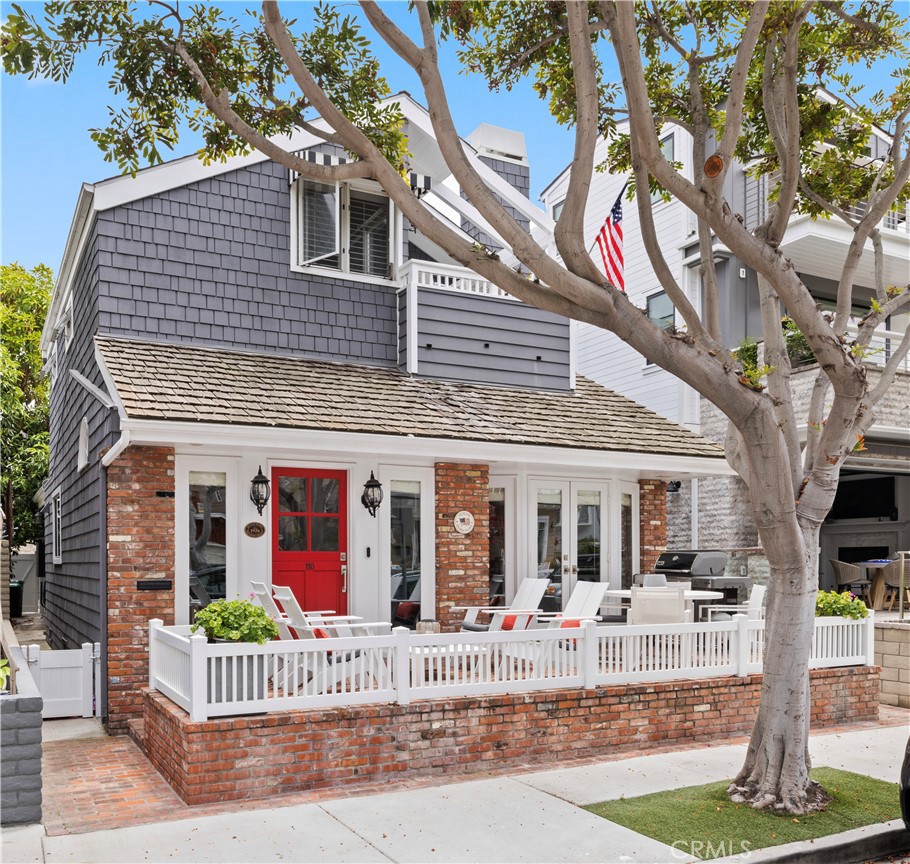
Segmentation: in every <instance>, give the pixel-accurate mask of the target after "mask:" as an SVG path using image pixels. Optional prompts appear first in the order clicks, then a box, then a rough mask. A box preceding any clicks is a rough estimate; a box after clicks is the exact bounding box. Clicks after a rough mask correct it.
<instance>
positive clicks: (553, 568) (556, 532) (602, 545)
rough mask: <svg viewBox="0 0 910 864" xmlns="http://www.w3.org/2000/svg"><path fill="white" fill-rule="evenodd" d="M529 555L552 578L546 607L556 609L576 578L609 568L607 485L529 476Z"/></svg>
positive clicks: (601, 576)
mask: <svg viewBox="0 0 910 864" xmlns="http://www.w3.org/2000/svg"><path fill="white" fill-rule="evenodd" d="M529 491H530V498H531V502H532V506H531V508H530V511H531V525H530V531H529V534H528V536H529V539H530V544H531V549H530V559H531V560H532V561H533V562H536V565H537V576H538V577H540V578H544V577H545V578H547V579H549V580H550V585H549V587H548V588H547V595H546V597H545V598H544V604H543V607H542V608H543V609H544V610H545V611H554V612H555V611H560V610H562V609H563V608H564V607H565V603H566V600H567V599H568V598H569V597H570V596H571V594H572V591H573V589H574V588H575V584H576V583H577V582H578V581H585V582H603V581H607V579H608V574H609V524H610V522H609V514H608V502H609V486H608V484H607V483H598V482H596V481H588V480H545V479H532V480H531V481H530V488H529Z"/></svg>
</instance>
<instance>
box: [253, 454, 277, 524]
mask: <svg viewBox="0 0 910 864" xmlns="http://www.w3.org/2000/svg"><path fill="white" fill-rule="evenodd" d="M271 496H272V490H271V488H270V487H269V478H268V477H266V476H265V474H263V473H262V466H261V465H260V466H259V473H258V474H257V475H256V476H255V477H254V478H253V479H252V480H250V501H252V502H253V503H254V504H255V505H256V510H258V511H259V515H260V516H261V515H262V511H263V510H264V509H265V505H266V504H268V503H269V498H270V497H271Z"/></svg>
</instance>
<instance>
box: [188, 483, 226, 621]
mask: <svg viewBox="0 0 910 864" xmlns="http://www.w3.org/2000/svg"><path fill="white" fill-rule="evenodd" d="M189 514H190V525H189V538H190V547H189V550H188V551H189V578H190V581H189V587H190V620H191V621H192V620H193V618H194V617H195V614H196V611H197V610H198V609H201V608H202V607H203V606H207V605H208V604H209V603H210V602H211V601H212V600H218V599H220V598H223V597H225V596H226V594H227V566H226V565H227V519H226V514H227V474H226V473H225V472H223V471H190V472H189Z"/></svg>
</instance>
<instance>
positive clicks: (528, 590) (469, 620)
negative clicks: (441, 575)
mask: <svg viewBox="0 0 910 864" xmlns="http://www.w3.org/2000/svg"><path fill="white" fill-rule="evenodd" d="M549 584H550V580H549V579H536V578H533V577H532V578H528V579H522V580H521V584H520V585H519V586H518V590H517V591H516V592H515V597H514V599H513V600H512V602H511V603H510V604H509V605H508V606H455V607H454V609H453V611H461V610H464V611H465V616H464V620H463V621H462V622H461V629H462V630H468V631H471V632H475V633H481V632H485V631H496V630H527V628H528V627H530V626H531V623H532V622H533V621H534V619H535V618H536V616H537V615H538V614H539V613H540V611H541V610H540V608H539V607H540V601H541V600H542V599H543V595H544V592H545V591H546V590H547V585H549ZM481 613H487V614H489V615H491V616H492V617H491V618H490V623H489V624H481V623H479V622H478V620H477V618H478V616H479V615H480V614H481Z"/></svg>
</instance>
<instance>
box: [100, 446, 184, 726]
mask: <svg viewBox="0 0 910 864" xmlns="http://www.w3.org/2000/svg"><path fill="white" fill-rule="evenodd" d="M107 545H108V567H107V724H108V731H110V732H111V733H125V732H126V731H127V722H128V721H129V720H130V719H132V718H139V717H141V716H142V692H141V688H142V687H143V686H144V685H146V684H147V683H148V674H149V670H148V622H149V620H151V619H152V618H160V619H162V620H163V621H164V623H165V624H173V623H174V587H173V585H174V451H173V450H172V449H170V448H167V447H128V448H127V449H126V450H125V451H124V452H123V453H122V454H121V455H120V457H119V458H118V459H117V460H116V461H115V462H114V463H113V464H112V465H111V466H110V467H109V468H108V472H107ZM147 579H166V580H170V583H171V587H170V588H169V589H167V590H160V591H140V590H139V589H138V583H139V582H140V581H141V580H147Z"/></svg>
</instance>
